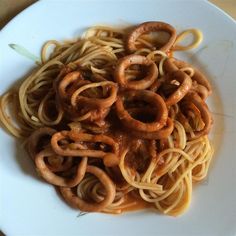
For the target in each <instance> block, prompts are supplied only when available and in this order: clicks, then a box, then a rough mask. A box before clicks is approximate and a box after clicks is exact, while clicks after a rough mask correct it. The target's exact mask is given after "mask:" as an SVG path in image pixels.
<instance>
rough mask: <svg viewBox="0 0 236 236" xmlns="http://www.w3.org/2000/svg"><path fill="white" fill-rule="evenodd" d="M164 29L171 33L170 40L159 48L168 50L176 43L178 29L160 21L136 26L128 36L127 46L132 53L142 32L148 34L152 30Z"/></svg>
mask: <svg viewBox="0 0 236 236" xmlns="http://www.w3.org/2000/svg"><path fill="white" fill-rule="evenodd" d="M160 31H164V32H167V33H169V34H170V38H169V40H168V41H167V42H166V44H164V45H163V46H162V47H161V48H158V49H159V50H161V51H164V52H166V51H168V50H169V49H170V48H171V47H172V46H173V44H174V42H175V40H176V30H175V28H174V27H173V26H171V25H170V24H167V23H164V22H160V21H149V22H144V23H142V24H140V25H138V26H137V27H135V28H134V29H133V30H132V31H131V32H130V33H129V34H128V37H127V41H126V48H127V50H128V51H129V52H130V53H133V52H135V51H136V50H137V48H136V46H135V41H136V40H137V39H138V37H139V36H140V35H142V34H147V33H150V32H160Z"/></svg>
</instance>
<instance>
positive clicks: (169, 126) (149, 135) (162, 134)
mask: <svg viewBox="0 0 236 236" xmlns="http://www.w3.org/2000/svg"><path fill="white" fill-rule="evenodd" d="M173 130H174V123H173V120H172V119H171V118H169V117H168V118H167V121H166V125H165V126H164V127H163V128H161V129H160V130H158V131H154V132H145V131H136V130H132V131H131V134H132V135H134V136H135V137H137V138H143V139H151V140H153V139H155V140H156V139H165V138H167V137H168V136H170V134H171V133H172V131H173Z"/></svg>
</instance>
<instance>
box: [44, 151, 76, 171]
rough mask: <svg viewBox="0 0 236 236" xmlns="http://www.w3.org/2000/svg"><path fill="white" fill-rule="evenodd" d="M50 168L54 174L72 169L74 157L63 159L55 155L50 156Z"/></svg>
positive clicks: (48, 160)
mask: <svg viewBox="0 0 236 236" xmlns="http://www.w3.org/2000/svg"><path fill="white" fill-rule="evenodd" d="M47 162H48V164H49V165H48V168H49V169H50V170H51V171H52V172H62V171H67V170H69V169H71V167H72V166H73V158H72V157H66V158H64V157H62V156H59V155H57V154H56V153H55V155H52V156H49V157H48V158H47Z"/></svg>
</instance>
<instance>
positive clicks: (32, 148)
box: [27, 127, 57, 160]
mask: <svg viewBox="0 0 236 236" xmlns="http://www.w3.org/2000/svg"><path fill="white" fill-rule="evenodd" d="M56 132H57V131H56V130H55V129H52V128H49V127H43V128H39V129H37V130H35V131H34V132H33V133H32V134H31V136H30V137H29V141H28V144H27V150H28V152H29V155H30V157H31V158H32V159H33V160H34V158H35V156H36V154H37V153H38V152H39V151H41V150H37V149H38V147H37V146H38V144H39V142H40V141H41V140H43V138H44V139H45V137H46V136H50V137H51V136H52V135H53V134H55V133H56ZM49 143H50V139H49Z"/></svg>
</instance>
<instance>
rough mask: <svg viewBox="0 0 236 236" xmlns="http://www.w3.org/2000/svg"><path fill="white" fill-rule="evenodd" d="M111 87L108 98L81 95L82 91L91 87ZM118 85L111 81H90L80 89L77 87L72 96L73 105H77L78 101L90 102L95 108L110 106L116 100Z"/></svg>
mask: <svg viewBox="0 0 236 236" xmlns="http://www.w3.org/2000/svg"><path fill="white" fill-rule="evenodd" d="M103 86H104V87H105V86H106V87H108V88H109V87H110V88H109V96H108V97H107V98H89V97H84V96H81V95H80V93H82V92H83V91H85V90H86V89H89V88H96V87H103ZM117 90H118V88H117V85H116V84H115V83H113V82H111V81H102V82H98V83H90V84H85V85H83V86H81V87H80V88H79V89H77V90H76V91H75V92H74V93H73V94H72V96H71V105H72V106H73V107H75V106H76V104H77V102H78V101H79V102H80V103H85V104H89V105H91V106H93V107H95V108H97V107H99V108H100V107H101V108H107V107H110V106H111V105H112V104H113V103H114V102H115V101H116V95H117Z"/></svg>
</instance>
